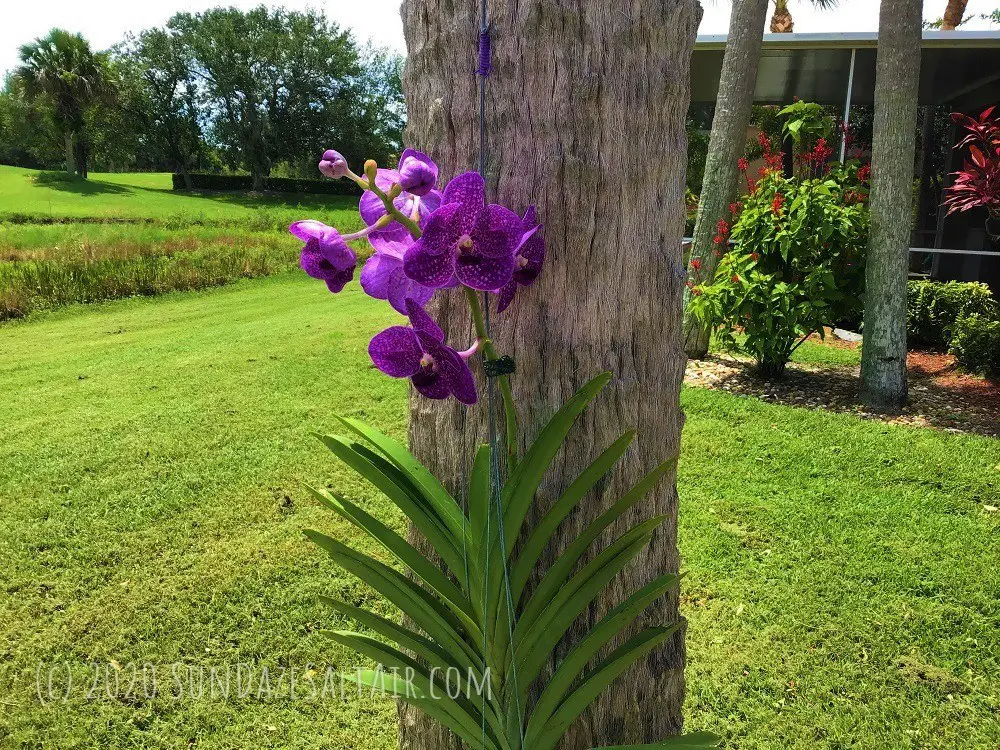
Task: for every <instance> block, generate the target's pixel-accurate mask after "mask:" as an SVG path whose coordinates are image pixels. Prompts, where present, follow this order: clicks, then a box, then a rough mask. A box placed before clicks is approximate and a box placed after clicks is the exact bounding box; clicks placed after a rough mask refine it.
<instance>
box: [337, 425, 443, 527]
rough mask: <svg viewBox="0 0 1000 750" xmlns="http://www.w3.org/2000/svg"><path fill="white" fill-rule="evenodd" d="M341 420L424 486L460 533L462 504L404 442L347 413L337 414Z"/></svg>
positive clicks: (431, 498)
mask: <svg viewBox="0 0 1000 750" xmlns="http://www.w3.org/2000/svg"><path fill="white" fill-rule="evenodd" d="M337 419H338V420H339V421H340V423H341V424H343V425H344V426H345V427H347V428H348V429H349V430H351V431H352V432H354V433H355V434H357V435H360V436H361V437H362V438H364V439H365V440H367V441H368V442H369V443H371V444H372V445H374V446H375V447H376V448H378V450H379V451H381V452H382V453H383V455H385V456H386V458H388V459H389V460H390V461H392V462H393V463H394V464H395V465H396V466H397V467H398V468H399V469H400V471H402V472H403V473H404V474H406V475H407V476H408V477H410V478H411V479H412V480H413V483H414V484H416V485H417V486H418V487H420V489H421V490H423V493H424V495H425V496H426V497H427V498H428V499H429V500H430V501H431V502H433V503H434V506H435V509H436V510H437V512H438V514H439V515H440V516H441V518H442V519H444V520H445V522H446V523H447V525H448V528H449V529H451V532H452V533H453V534H454V535H455V536H460V534H461V530H462V508H461V507H460V506H459V504H458V503H457V502H456V501H455V498H453V497H452V496H451V494H449V492H448V490H446V489H445V488H444V485H442V484H441V482H440V481H438V479H437V477H435V476H434V475H433V474H431V472H430V471H429V470H428V469H427V467H426V466H424V465H423V464H422V463H420V462H419V461H418V460H417V459H416V458H414V457H413V455H412V454H411V453H410V452H409V451H408V450H407V449H406V447H405V446H403V445H402V444H401V443H399V442H397V441H395V440H393V439H392V438H391V437H389V436H387V435H384V434H382V433H381V432H379V431H378V430H375V429H372V428H371V427H369V426H368V425H366V424H365V423H364V422H359V421H358V420H356V419H350V418H347V417H337Z"/></svg>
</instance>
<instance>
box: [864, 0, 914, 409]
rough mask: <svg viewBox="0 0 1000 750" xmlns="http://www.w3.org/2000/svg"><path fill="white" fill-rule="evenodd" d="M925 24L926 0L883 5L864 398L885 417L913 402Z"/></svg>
mask: <svg viewBox="0 0 1000 750" xmlns="http://www.w3.org/2000/svg"><path fill="white" fill-rule="evenodd" d="M922 18H923V3H922V2H921V0H882V7H881V9H880V11H879V38H878V62H877V64H876V74H875V124H874V133H873V138H872V178H871V184H872V189H871V236H870V239H869V250H868V263H867V267H866V284H865V287H866V293H865V317H864V323H865V327H864V335H865V342H864V348H863V350H862V358H861V398H862V400H863V401H864V402H865V403H866V404H868V405H869V406H871V407H873V408H876V409H880V410H895V409H898V408H900V407H902V406H903V405H904V404H905V403H906V278H907V272H908V268H909V239H910V216H911V213H912V193H913V162H914V149H915V148H916V118H917V95H918V92H919V87H920V40H921V34H922V29H921V21H922Z"/></svg>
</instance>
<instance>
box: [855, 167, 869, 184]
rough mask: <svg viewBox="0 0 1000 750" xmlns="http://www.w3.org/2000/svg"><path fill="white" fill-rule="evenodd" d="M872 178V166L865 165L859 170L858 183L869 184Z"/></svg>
mask: <svg viewBox="0 0 1000 750" xmlns="http://www.w3.org/2000/svg"><path fill="white" fill-rule="evenodd" d="M871 176H872V166H871V164H865V165H864V166H863V167H861V169H859V170H858V181H860V182H868V180H869V179H870V178H871Z"/></svg>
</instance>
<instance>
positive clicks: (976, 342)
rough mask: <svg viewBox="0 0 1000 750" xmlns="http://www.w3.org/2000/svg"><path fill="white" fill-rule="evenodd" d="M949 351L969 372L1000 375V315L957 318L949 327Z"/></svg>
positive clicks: (992, 375) (996, 376)
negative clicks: (950, 327) (998, 316)
mask: <svg viewBox="0 0 1000 750" xmlns="http://www.w3.org/2000/svg"><path fill="white" fill-rule="evenodd" d="M950 351H951V353H952V354H954V355H955V359H957V360H958V362H959V363H960V364H961V365H962V366H963V367H964V368H965V369H967V370H969V371H970V372H974V373H977V374H979V375H985V376H987V377H990V378H1000V318H989V317H987V316H984V315H968V316H966V317H964V318H960V319H959V320H958V321H957V322H956V323H955V325H954V328H953V329H952V338H951V349H950Z"/></svg>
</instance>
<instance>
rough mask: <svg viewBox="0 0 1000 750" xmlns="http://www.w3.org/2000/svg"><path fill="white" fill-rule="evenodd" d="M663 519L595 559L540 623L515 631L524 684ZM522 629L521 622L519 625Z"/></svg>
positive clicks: (555, 600)
mask: <svg viewBox="0 0 1000 750" xmlns="http://www.w3.org/2000/svg"><path fill="white" fill-rule="evenodd" d="M664 518H665V517H664V516H660V517H657V518H652V519H650V520H649V521H647V522H646V523H643V524H640V525H639V526H636V527H635V528H634V529H632V530H631V531H630V532H628V533H626V534H623V535H622V537H621V538H620V539H618V540H617V541H616V542H615V543H613V544H612V545H610V546H609V547H608V548H607V549H606V550H605V551H604V552H602V553H601V554H599V555H598V556H597V557H595V558H594V559H593V560H592V561H591V562H590V563H588V564H587V565H585V566H584V567H583V569H582V570H581V571H580V572H579V573H578V574H577V575H575V576H573V578H571V579H570V580H569V582H568V583H567V585H566V586H565V587H564V588H563V589H562V590H561V591H560V592H559V594H558V595H556V596H555V597H554V598H553V599H552V601H551V602H550V603H549V605H548V606H547V607H545V609H544V611H543V612H542V613H541V614H540V615H539V616H538V619H537V621H535V622H534V623H532V624H530V625H529V626H527V627H525V628H524V629H519V630H515V632H514V639H515V640H514V659H515V663H516V664H517V666H518V673H519V674H520V675H521V676H522V678H523V680H524V681H525V683H528V682H531V681H532V680H534V679H535V677H537V676H538V673H539V671H540V670H541V668H542V666H543V665H544V664H545V662H546V660H547V659H548V657H549V654H551V653H552V650H553V649H554V648H555V646H556V644H557V643H559V641H560V640H561V639H562V637H563V635H565V634H566V631H567V630H568V629H569V627H570V625H572V624H573V621H574V620H575V619H576V618H577V617H578V616H579V615H580V613H581V612H583V611H584V610H585V609H586V608H587V605H588V604H590V602H592V601H593V600H594V599H596V598H597V597H598V596H599V595H600V593H601V591H603V590H604V587H605V586H607V585H608V583H610V582H611V580H612V579H613V578H614V577H615V576H616V575H618V574H619V573H620V572H621V571H622V570H623V569H624V568H625V566H626V565H628V564H629V563H630V562H631V561H632V560H633V559H634V558H635V557H636V555H638V554H639V553H640V552H641V551H642V550H643V548H644V547H645V546H646V545H647V544H649V541H650V539H652V538H653V531H654V530H655V529H656V527H657V526H659V525H660V524H661V523H662V522H663V520H664ZM518 628H520V623H518Z"/></svg>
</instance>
